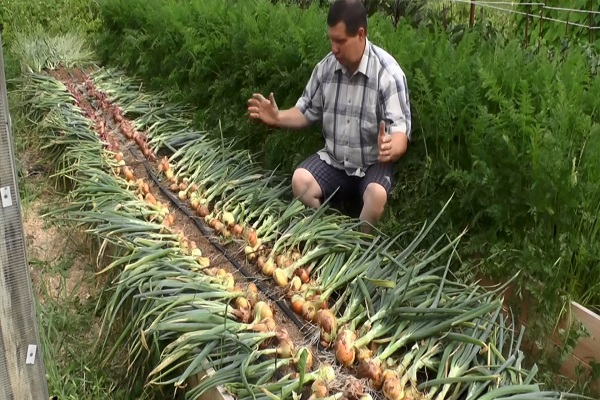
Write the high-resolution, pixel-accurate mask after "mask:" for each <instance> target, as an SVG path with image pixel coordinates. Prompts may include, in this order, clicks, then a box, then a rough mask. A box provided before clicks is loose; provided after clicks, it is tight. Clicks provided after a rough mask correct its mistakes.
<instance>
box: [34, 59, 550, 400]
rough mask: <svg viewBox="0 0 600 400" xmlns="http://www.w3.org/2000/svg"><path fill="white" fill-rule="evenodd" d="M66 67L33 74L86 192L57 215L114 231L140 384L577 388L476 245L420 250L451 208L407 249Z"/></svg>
mask: <svg viewBox="0 0 600 400" xmlns="http://www.w3.org/2000/svg"><path fill="white" fill-rule="evenodd" d="M51 75H52V76H53V77H55V78H56V79H58V80H55V79H54V78H52V77H48V76H47V75H37V74H31V75H28V76H27V77H26V82H24V86H25V87H26V89H24V92H25V93H27V94H28V96H29V98H30V99H31V100H32V101H31V103H30V104H31V107H32V109H33V110H34V113H33V115H35V116H36V118H37V121H38V122H39V123H40V125H41V126H44V127H45V128H46V130H45V133H44V137H43V138H42V139H44V140H45V143H46V144H45V149H46V151H47V152H48V154H49V155H50V157H51V159H52V161H53V165H54V168H55V171H54V172H55V177H56V178H57V179H58V181H59V182H61V184H62V185H63V186H64V187H65V188H66V189H68V190H69V192H70V194H69V198H70V205H69V206H68V207H65V208H62V209H57V210H53V212H52V213H51V215H52V216H53V217H55V218H62V219H64V220H66V221H72V222H74V223H76V224H78V225H80V226H82V227H84V228H85V229H86V232H87V233H88V234H89V235H91V236H92V237H94V238H96V239H97V240H98V241H99V243H100V249H99V250H100V251H99V255H98V259H99V260H102V259H108V262H107V263H99V264H102V265H99V272H98V274H100V275H105V276H107V277H110V278H111V279H110V286H109V287H108V288H107V291H106V293H107V296H108V298H109V300H108V305H107V307H106V309H105V311H104V315H103V326H102V330H104V329H111V330H113V331H116V332H118V333H119V334H120V339H119V341H118V343H117V345H116V346H115V347H113V348H111V349H107V357H108V358H110V356H111V355H112V354H113V353H114V351H115V349H116V347H117V346H125V347H126V348H127V349H128V354H129V360H128V363H129V366H128V369H129V370H130V373H131V376H132V377H133V376H139V375H140V374H142V375H143V376H146V377H147V384H148V385H149V386H156V387H161V388H163V389H164V388H169V387H170V388H171V389H172V388H173V385H174V386H175V389H176V390H177V391H181V390H183V391H185V392H186V396H187V397H188V398H200V396H206V395H207V393H214V390H218V389H219V388H220V389H221V390H223V391H224V392H226V393H229V394H231V395H233V396H234V398H237V399H240V400H241V399H249V398H253V397H254V396H256V398H261V399H262V398H267V397H268V396H271V395H273V394H277V395H278V396H280V397H281V398H282V399H291V398H293V396H294V395H293V393H294V392H295V393H299V392H304V393H306V397H308V396H310V395H311V393H312V394H313V395H314V397H316V396H317V395H319V396H323V395H324V394H323V393H322V392H326V393H328V394H329V395H330V396H331V399H346V400H366V399H369V398H386V399H394V400H396V399H401V398H408V397H413V398H426V396H429V398H439V399H442V398H445V397H446V396H449V395H450V394H451V393H453V396H454V397H455V398H457V399H466V400H470V399H475V398H479V397H480V396H482V395H485V396H484V397H483V398H486V397H487V398H490V399H495V398H501V396H503V395H507V394H513V395H516V394H523V395H526V394H529V395H530V396H534V395H538V396H544V397H543V398H544V399H554V398H559V397H560V396H561V393H558V392H556V393H554V392H544V393H542V392H541V391H540V388H539V386H538V385H537V384H536V381H535V372H536V371H535V370H531V371H529V370H525V369H524V368H522V366H521V363H522V361H523V360H524V355H523V353H522V351H521V350H520V344H521V337H520V334H519V332H518V330H515V329H513V328H514V326H513V324H512V321H511V320H510V318H509V317H507V316H504V315H503V314H502V313H501V309H502V301H501V296H502V290H503V288H498V289H496V290H494V291H486V290H483V288H482V287H481V286H478V285H474V284H468V283H463V282H460V281H458V280H456V279H454V278H453V277H452V274H451V273H450V272H449V266H450V263H451V261H452V259H453V256H454V254H453V253H454V250H455V248H456V244H457V242H458V239H459V238H455V239H454V240H451V241H447V240H446V238H445V237H440V239H439V242H438V243H437V244H438V248H436V247H431V248H429V247H427V248H424V246H420V243H421V242H422V240H423V239H424V237H425V236H426V235H427V233H428V232H429V230H430V229H431V227H432V225H433V224H434V223H435V221H436V219H437V218H435V219H434V221H433V222H431V223H429V224H424V226H423V229H422V231H421V232H420V234H419V235H418V236H417V237H415V238H414V239H413V241H412V243H411V245H410V246H408V247H405V248H400V247H399V246H398V245H397V244H396V240H395V239H396V238H391V237H384V236H371V235H367V234H364V233H360V232H359V230H358V224H357V223H358V221H356V220H353V219H350V218H347V217H344V216H342V215H339V214H337V213H335V212H332V210H330V209H329V208H328V207H327V206H324V207H322V208H320V209H318V210H310V209H306V208H305V207H304V206H302V205H301V204H300V203H299V202H298V201H286V200H285V199H282V195H283V194H284V193H286V192H287V191H288V190H289V187H288V185H287V183H286V182H285V181H283V180H279V178H277V176H275V175H274V174H272V173H270V172H268V171H262V170H261V169H260V168H258V167H257V166H256V165H254V164H253V162H252V158H251V156H250V155H249V154H248V153H247V152H240V151H234V150H232V149H231V147H229V144H228V143H225V142H224V141H215V140H213V139H209V138H208V135H206V133H205V132H198V131H195V130H193V129H191V128H190V127H189V126H190V125H189V121H188V120H187V119H185V117H182V116H184V115H185V112H184V111H185V110H182V109H180V108H178V107H176V106H173V105H169V104H167V103H163V102H162V100H161V99H160V97H158V96H154V95H146V94H144V93H142V92H140V91H139V85H138V84H136V83H135V82H132V81H130V80H129V79H127V78H126V77H125V76H123V75H120V74H116V73H114V72H112V71H107V70H103V69H91V70H86V71H77V70H68V71H53V72H52V73H51ZM438 216H439V215H438ZM404 234H406V233H404ZM400 235H402V233H401V234H400ZM109 250H110V251H109ZM233 255H235V257H233ZM259 289H262V290H259ZM290 310H291V311H290ZM208 370H213V371H214V374H212V375H211V374H208V375H205V376H204V377H200V379H198V381H197V382H196V383H197V385H195V386H194V387H191V386H187V385H186V384H185V382H189V379H190V378H192V377H196V378H198V377H199V375H198V374H202V373H203V372H205V371H208ZM132 379H133V378H132ZM186 386H187V387H186Z"/></svg>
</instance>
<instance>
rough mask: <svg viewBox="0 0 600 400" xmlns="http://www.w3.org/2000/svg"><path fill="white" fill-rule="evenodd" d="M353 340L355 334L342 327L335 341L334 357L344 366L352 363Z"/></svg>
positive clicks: (353, 356)
mask: <svg viewBox="0 0 600 400" xmlns="http://www.w3.org/2000/svg"><path fill="white" fill-rule="evenodd" d="M355 341H356V334H355V333H354V332H353V331H351V330H349V329H344V330H343V331H342V332H340V334H339V335H338V337H337V339H336V341H335V358H336V359H337V360H338V362H340V363H341V364H342V365H343V366H345V367H350V366H352V364H354V358H355V351H354V342H355Z"/></svg>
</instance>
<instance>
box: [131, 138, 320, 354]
mask: <svg viewBox="0 0 600 400" xmlns="http://www.w3.org/2000/svg"><path fill="white" fill-rule="evenodd" d="M129 151H131V153H132V154H134V155H136V154H135V153H134V152H133V149H132V148H131V147H130V148H129ZM136 158H137V157H136ZM142 163H143V164H144V168H146V172H147V173H148V176H150V178H152V180H153V181H154V183H155V184H156V185H157V186H158V187H159V189H160V190H161V192H163V193H164V194H165V196H167V197H168V198H169V200H170V201H171V203H173V204H174V205H175V206H177V208H179V209H180V210H182V211H183V212H184V213H185V214H186V215H187V216H188V217H189V218H190V219H191V220H192V221H194V224H196V227H197V228H198V229H199V230H200V232H201V233H202V235H203V236H204V238H205V239H206V240H208V241H209V242H210V243H211V244H212V245H213V246H214V247H215V248H216V249H217V250H219V251H220V252H221V253H222V254H223V255H224V256H225V258H227V260H228V261H229V262H230V263H231V264H232V265H233V266H234V267H235V269H237V270H238V271H239V272H240V273H241V274H242V275H244V277H245V278H246V279H248V280H250V281H252V282H253V283H254V284H255V285H256V287H257V288H258V290H260V291H261V292H262V293H263V294H264V295H265V296H267V297H268V298H269V299H271V301H273V302H274V303H275V304H277V306H278V307H279V308H280V309H281V311H283V312H284V314H285V315H287V316H288V318H289V319H290V320H291V321H292V322H293V323H294V325H296V326H297V327H298V329H299V330H300V332H302V333H303V334H305V335H307V334H309V332H308V331H307V329H306V325H305V324H303V323H302V321H301V320H300V319H299V318H298V316H296V313H294V311H293V310H292V309H291V308H290V307H289V306H288V305H287V304H286V303H285V302H284V301H283V300H280V299H276V298H275V297H273V296H272V295H271V294H269V293H268V290H267V288H266V287H265V286H264V285H263V284H262V283H261V282H260V280H259V279H258V278H256V277H255V276H254V275H252V274H251V273H249V272H248V271H246V269H245V268H244V267H242V266H241V265H240V263H239V262H238V261H237V260H236V259H235V258H233V257H232V256H231V255H230V254H229V252H228V251H227V249H225V248H224V247H223V246H222V245H221V244H220V243H219V242H216V241H214V240H212V239H211V238H210V234H209V232H208V231H207V229H206V227H205V226H204V225H203V224H202V222H201V219H200V218H198V217H197V216H196V215H194V214H193V213H192V212H191V211H190V210H189V207H187V205H185V204H183V202H182V201H181V200H180V199H179V197H177V196H175V195H174V194H173V193H172V192H171V190H169V189H167V188H165V187H164V186H163V185H162V183H161V181H160V179H159V178H158V176H157V175H156V174H155V173H154V172H153V171H152V169H151V168H150V165H149V164H148V160H146V158H145V157H142ZM317 349H318V350H320V351H325V350H326V349H325V347H323V345H322V344H321V343H320V342H317Z"/></svg>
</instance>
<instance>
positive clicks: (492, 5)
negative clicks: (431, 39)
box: [437, 0, 600, 45]
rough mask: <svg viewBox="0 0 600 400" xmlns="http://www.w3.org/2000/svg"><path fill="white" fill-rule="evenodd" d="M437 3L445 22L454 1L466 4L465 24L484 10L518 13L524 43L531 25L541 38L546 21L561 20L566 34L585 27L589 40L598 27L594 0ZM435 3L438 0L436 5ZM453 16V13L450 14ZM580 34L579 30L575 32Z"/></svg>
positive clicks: (442, 0) (599, 14)
mask: <svg viewBox="0 0 600 400" xmlns="http://www.w3.org/2000/svg"><path fill="white" fill-rule="evenodd" d="M437 2H438V3H441V7H442V9H443V13H444V14H443V19H444V21H443V23H444V27H445V26H446V25H445V24H446V20H445V17H446V12H447V11H450V12H451V13H452V9H453V8H454V7H453V6H454V5H461V6H463V11H464V7H468V18H469V26H471V27H473V25H474V24H475V23H476V19H477V16H478V15H479V14H480V13H483V12H484V11H487V12H488V13H489V12H494V13H496V14H504V16H509V15H512V16H515V15H517V16H519V18H520V19H521V20H523V19H524V22H523V24H524V29H525V40H526V45H527V44H528V41H529V39H530V36H531V34H532V29H533V28H534V25H535V29H536V33H537V32H538V31H539V37H540V38H541V37H542V36H543V34H544V33H545V31H546V30H547V29H549V25H547V24H549V23H552V24H563V25H564V27H565V29H564V34H565V35H568V34H569V32H570V31H572V30H573V28H579V29H580V30H585V31H586V33H587V36H588V38H589V42H590V43H593V42H594V39H595V36H596V34H595V32H596V31H597V30H599V29H600V2H599V1H598V0H589V1H588V2H587V7H586V8H587V9H581V8H579V9H577V8H568V7H556V6H551V5H548V4H547V3H546V2H517V1H484V0H437ZM437 6H438V7H439V6H440V4H438V5H437ZM452 17H453V18H454V17H455V16H454V15H453V16H452ZM577 33H578V34H580V35H581V31H578V32H577Z"/></svg>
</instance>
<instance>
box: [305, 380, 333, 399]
mask: <svg viewBox="0 0 600 400" xmlns="http://www.w3.org/2000/svg"><path fill="white" fill-rule="evenodd" d="M310 390H311V392H312V393H311V395H310V397H309V400H310V399H324V398H326V397H327V396H329V388H328V387H327V384H326V383H325V382H323V380H321V379H317V380H315V381H314V382H313V383H312V385H311V387H310Z"/></svg>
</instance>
